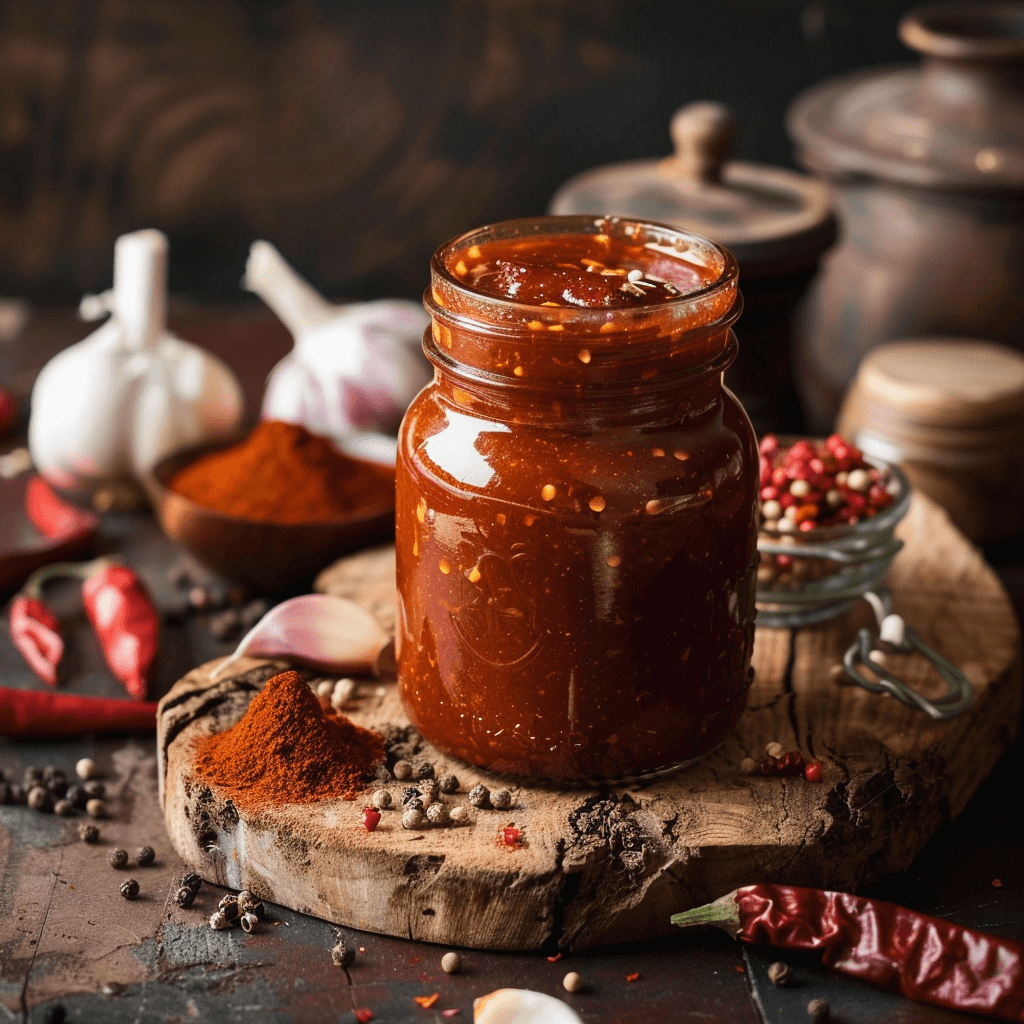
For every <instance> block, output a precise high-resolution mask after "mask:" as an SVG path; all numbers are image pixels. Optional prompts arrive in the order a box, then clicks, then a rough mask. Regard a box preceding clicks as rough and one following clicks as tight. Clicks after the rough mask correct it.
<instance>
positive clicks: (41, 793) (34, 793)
mask: <svg viewBox="0 0 1024 1024" xmlns="http://www.w3.org/2000/svg"><path fill="white" fill-rule="evenodd" d="M28 805H29V807H31V808H32V810H33V811H48V810H50V808H51V807H52V804H51V802H50V794H49V793H48V792H47V790H46V789H45V788H44V787H43V786H33V787H32V788H31V789H30V790H29V791H28Z"/></svg>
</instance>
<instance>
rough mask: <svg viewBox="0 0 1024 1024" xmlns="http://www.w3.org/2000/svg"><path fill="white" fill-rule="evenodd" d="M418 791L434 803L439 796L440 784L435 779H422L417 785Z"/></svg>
mask: <svg viewBox="0 0 1024 1024" xmlns="http://www.w3.org/2000/svg"><path fill="white" fill-rule="evenodd" d="M419 791H420V792H421V793H422V794H423V795H424V796H427V797H430V799H431V801H434V800H436V799H437V798H438V797H439V796H440V795H441V783H440V782H438V781H437V779H423V780H422V781H421V782H420V783H419Z"/></svg>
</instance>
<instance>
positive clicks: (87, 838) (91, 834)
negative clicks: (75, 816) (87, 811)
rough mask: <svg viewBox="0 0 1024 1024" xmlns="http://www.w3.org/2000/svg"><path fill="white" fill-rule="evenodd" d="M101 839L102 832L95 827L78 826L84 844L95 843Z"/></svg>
mask: <svg viewBox="0 0 1024 1024" xmlns="http://www.w3.org/2000/svg"><path fill="white" fill-rule="evenodd" d="M99 837H100V830H99V829H98V828H97V827H96V826H95V825H89V824H84V825H79V826H78V838H79V839H81V840H82V842H83V843H95V842H96V840H97V839H99Z"/></svg>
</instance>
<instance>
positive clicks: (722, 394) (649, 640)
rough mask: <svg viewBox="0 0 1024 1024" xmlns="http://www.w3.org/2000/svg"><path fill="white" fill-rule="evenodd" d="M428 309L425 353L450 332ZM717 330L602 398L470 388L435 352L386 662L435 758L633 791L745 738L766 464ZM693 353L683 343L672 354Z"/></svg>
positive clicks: (411, 471)
mask: <svg viewBox="0 0 1024 1024" xmlns="http://www.w3.org/2000/svg"><path fill="white" fill-rule="evenodd" d="M430 305H431V303H430V302H428V307H429V306H430ZM432 312H433V313H435V317H436V321H435V331H434V334H435V336H437V335H439V334H442V332H440V331H439V330H437V326H438V325H437V321H445V323H446V324H447V326H448V327H449V328H450V327H451V323H452V321H450V320H446V317H445V316H444V314H442V313H440V312H439V311H438V310H436V309H434V310H432ZM733 318H734V317H733ZM442 326H444V324H442ZM477 326H478V325H474V326H473V330H474V331H476V330H477ZM486 329H487V328H486V325H484V326H482V327H481V328H480V330H481V331H484V332H485V331H486ZM456 330H457V328H456ZM712 333H713V334H714V339H715V340H713V341H712V342H711V343H710V349H709V351H713V352H714V357H713V358H711V359H710V361H708V362H706V363H702V364H700V365H699V366H696V367H691V369H690V370H689V371H687V372H684V373H678V374H675V375H672V376H670V378H669V379H666V377H665V376H664V375H660V376H659V375H656V376H654V377H653V378H651V379H649V380H648V381H646V382H645V381H642V380H641V381H638V382H634V383H632V384H628V385H625V386H623V387H621V388H615V387H612V388H607V387H606V388H604V389H603V390H601V391H600V393H595V392H594V391H593V390H592V389H588V388H587V386H586V385H585V384H584V385H582V386H574V387H570V388H562V389H560V390H558V389H556V390H554V391H552V390H551V389H550V388H546V387H535V386H534V385H533V384H532V383H531V382H530V381H529V380H527V381H516V380H515V379H514V378H512V377H509V378H507V379H502V380H500V381H496V380H495V379H493V378H491V379H489V380H487V381H486V382H481V378H480V376H479V375H478V374H475V373H474V372H473V370H474V369H475V368H474V367H469V366H466V365H464V364H461V363H459V362H458V360H457V359H454V358H452V357H450V356H448V355H447V354H446V351H445V349H444V348H443V346H438V345H435V344H431V343H430V342H429V341H428V344H427V346H426V347H427V351H428V354H429V355H431V358H432V359H434V361H435V365H436V366H437V374H436V378H435V381H434V383H433V384H432V385H431V386H429V387H428V388H427V389H425V390H424V391H423V392H421V394H420V395H419V397H418V398H417V399H416V400H415V401H414V402H413V404H412V406H411V407H410V409H409V410H408V412H407V414H406V418H405V421H404V423H403V427H402V432H401V436H400V439H399V453H398V467H397V508H396V525H397V583H398V622H397V631H398V637H397V656H398V665H399V686H400V690H401V696H402V699H403V703H404V705H405V707H406V709H407V711H408V713H409V715H410V718H411V720H412V722H413V723H414V724H415V725H416V726H417V728H418V729H419V730H420V731H421V732H422V733H423V735H424V736H425V737H426V738H427V739H429V740H430V741H431V742H433V743H434V744H435V745H436V746H437V747H438V748H440V749H441V750H443V751H445V752H446V753H448V754H450V755H453V756H455V757H457V758H460V759H462V760H464V761H467V762H470V763H472V764H475V765H479V766H481V767H484V768H488V769H490V770H493V771H497V772H501V773H506V774H512V775H518V776H533V777H541V778H548V779H555V780H582V779H591V778H602V779H614V778H626V777H638V776H644V775H650V774H655V773H659V772H664V771H670V770H673V769H675V768H678V767H680V766H682V765H684V764H687V763H689V762H691V761H693V760H695V759H696V758H698V757H700V756H702V755H703V754H705V753H707V752H708V751H709V750H711V749H713V748H714V747H715V746H717V745H718V744H719V743H720V742H721V741H722V739H723V738H724V736H725V735H726V733H727V732H728V731H729V730H730V729H731V728H732V727H733V726H734V725H735V723H736V720H737V719H738V717H739V715H740V713H741V711H742V709H743V707H744V704H745V701H746V695H747V690H748V688H749V685H750V668H749V665H750V655H751V649H752V646H753V635H754V628H753V622H754V590H755V582H756V568H757V551H756V522H755V507H756V497H757V494H756V492H757V452H756V442H755V439H754V436H753V431H752V429H751V427H750V422H749V420H748V419H747V416H746V414H745V412H744V411H743V409H742V407H741V406H740V405H739V403H738V402H737V401H736V399H735V398H734V397H733V396H732V394H731V393H730V392H729V391H728V390H727V389H725V388H724V387H723V385H722V370H723V369H724V367H725V366H726V365H727V364H728V362H730V361H731V356H732V354H734V351H735V344H734V342H733V341H732V335H731V331H730V330H729V321H728V319H726V322H724V324H718V325H717V326H716V327H715V330H714V331H713V332H712ZM442 336H443V335H442ZM548 337H549V336H545V337H544V339H543V341H541V342H538V343H537V346H536V347H535V350H534V353H533V355H534V358H535V363H534V365H539V364H540V362H542V361H543V359H544V354H543V352H542V351H541V349H542V348H543V346H544V345H545V344H546V343H547V339H548ZM700 337H701V339H702V344H703V343H707V342H708V332H707V331H706V330H704V331H702V332H701V334H700ZM691 340H692V339H690V338H689V337H688V332H687V330H686V329H682V330H678V331H675V332H674V333H673V334H672V335H671V340H670V341H668V340H666V342H665V353H664V354H665V356H666V358H669V357H671V358H677V357H678V354H679V353H678V350H679V349H680V348H685V347H686V345H687V344H688V343H689V342H690V341H691ZM561 341H562V339H561V338H560V339H559V342H560V343H561ZM474 345H476V346H477V348H476V349H475V350H474V351H477V352H479V351H480V346H482V345H484V342H482V341H481V340H480V336H479V335H476V336H475V337H474ZM669 348H671V349H673V350H675V351H674V352H672V353H670V352H669V351H668V350H669ZM455 350H456V351H458V350H459V345H458V343H456V345H455ZM595 360H596V349H595ZM649 365H657V360H656V359H655V360H653V361H652V363H650V364H649ZM644 373H649V370H645V371H644Z"/></svg>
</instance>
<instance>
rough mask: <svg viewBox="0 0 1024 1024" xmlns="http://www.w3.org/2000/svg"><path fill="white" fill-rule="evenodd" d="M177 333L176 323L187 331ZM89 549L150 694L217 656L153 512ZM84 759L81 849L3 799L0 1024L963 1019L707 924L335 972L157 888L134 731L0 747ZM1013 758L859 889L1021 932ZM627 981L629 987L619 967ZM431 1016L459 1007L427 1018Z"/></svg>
mask: <svg viewBox="0 0 1024 1024" xmlns="http://www.w3.org/2000/svg"><path fill="white" fill-rule="evenodd" d="M69 323H70V328H69V329H70V330H71V331H76V330H78V331H80V333H79V334H78V335H74V334H73V335H72V337H70V338H68V339H67V340H74V337H76V336H82V334H84V332H81V330H80V328H81V325H77V326H76V325H74V323H73V321H69ZM181 333H182V334H184V335H185V336H189V335H188V332H187V331H186V330H185V329H184V326H182V328H181ZM197 340H199V339H198V337H197ZM202 340H203V341H204V342H206V341H207V337H205V336H204V337H203V338H202ZM211 347H216V346H215V345H213V344H211ZM9 355H11V350H10V349H8V352H7V353H5V354H4V359H0V371H3V370H4V365H3V364H4V361H5V359H6V358H7V357H8V356H9ZM19 358H21V357H20V356H19ZM25 358H27V356H26V357H25ZM17 369H19V370H27V367H23V366H22V365H21V364H19V365H18V366H17ZM3 376H4V373H3V372H0V379H2V378H3ZM8 447H10V444H7V445H0V450H3V451H6V450H7V448H8ZM98 550H100V551H113V550H117V551H119V552H121V553H122V555H123V556H124V557H125V558H126V559H127V560H128V561H129V562H131V563H132V564H134V565H136V566H137V567H138V568H139V569H140V570H141V572H142V574H143V576H144V578H145V579H146V581H147V583H148V584H149V585H150V587H151V588H152V589H153V591H154V594H155V597H156V600H157V602H158V604H160V605H161V606H162V608H163V609H164V610H172V611H176V612H178V613H179V616H178V619H177V621H173V622H169V623H167V624H165V626H164V628H163V633H162V636H161V641H162V644H163V653H162V656H161V663H160V671H159V675H158V678H157V680H156V684H155V687H154V695H156V696H159V695H160V694H161V693H163V692H164V691H165V690H166V689H167V688H168V687H169V685H170V684H171V683H172V682H173V681H174V680H175V679H177V678H179V677H180V676H181V675H182V673H183V672H184V671H186V670H187V669H188V668H190V667H192V666H193V665H196V664H199V663H200V662H203V661H206V660H209V659H210V658H213V657H217V656H219V655H221V654H223V653H226V650H227V647H228V645H223V644H219V643H217V642H216V641H214V640H213V639H212V638H211V636H210V634H209V631H208V628H207V621H206V617H205V616H202V615H199V616H186V617H183V618H182V617H180V611H181V608H182V595H181V593H179V592H175V591H174V589H173V588H172V587H170V586H169V585H168V584H167V582H166V579H165V570H166V567H167V565H168V564H170V563H171V562H172V561H173V560H174V559H175V558H176V557H177V552H176V551H175V549H174V548H173V547H172V546H171V545H170V542H168V541H166V540H165V539H164V538H163V537H162V535H161V534H160V533H159V531H158V530H157V528H156V526H155V524H154V523H153V522H152V520H151V519H149V518H148V517H147V516H131V515H119V516H110V517H107V518H106V520H105V522H104V526H103V532H102V534H101V537H100V539H99V541H98ZM989 554H990V556H991V557H992V559H993V561H994V563H995V564H996V567H997V569H998V570H999V572H1000V576H1001V577H1002V579H1003V581H1004V583H1005V584H1006V586H1007V588H1008V590H1009V591H1010V593H1011V596H1012V597H1013V599H1014V603H1015V605H1016V607H1017V609H1018V613H1019V612H1020V610H1021V608H1022V607H1024V544H1022V543H1017V544H1009V545H1003V546H1001V547H1000V548H998V549H991V550H990V552H989ZM53 599H54V604H55V606H57V607H58V609H61V610H62V611H63V613H64V614H65V615H69V616H70V618H69V619H68V624H67V632H68V654H67V674H66V677H65V678H62V686H65V687H66V688H67V689H69V690H71V691H73V692H81V693H95V694H104V695H108V696H120V695H121V693H120V691H119V686H118V684H117V683H116V682H115V681H114V680H113V679H112V678H111V677H110V676H109V674H108V673H107V672H106V669H105V668H104V666H103V663H102V659H101V658H100V654H99V651H98V650H97V649H96V646H95V642H94V641H93V639H92V637H91V634H90V631H89V628H88V625H87V623H86V621H85V619H84V616H83V615H81V614H77V613H76V612H75V611H74V609H75V607H76V605H75V599H74V597H73V595H72V594H71V593H66V592H63V591H61V590H59V589H58V590H56V591H55V593H54V595H53ZM3 614H4V616H6V605H5V606H4V608H3ZM0 673H2V681H3V685H7V686H14V687H32V688H35V687H36V686H39V685H41V684H39V683H38V681H37V680H36V679H35V678H34V677H33V676H32V675H31V673H30V672H29V670H28V669H27V667H26V666H25V665H24V663H23V662H22V661H21V659H20V657H19V656H18V655H17V653H16V652H15V651H14V650H13V649H12V647H11V645H10V639H9V636H8V635H7V632H6V630H0ZM82 756H89V757H92V758H94V759H95V760H96V761H97V762H98V764H99V766H100V770H101V773H102V775H103V778H104V781H105V782H106V784H107V786H108V792H109V794H110V799H109V801H108V802H109V805H110V809H111V817H110V818H109V819H108V820H106V821H104V822H100V823H99V824H100V831H101V841H100V842H99V843H98V844H96V845H95V846H90V845H87V844H85V843H82V842H80V841H79V840H78V838H77V828H78V825H79V824H80V823H81V822H82V821H83V820H84V819H83V818H82V817H78V818H70V819H65V818H57V817H54V816H53V815H44V814H38V813H36V812H34V811H30V810H29V809H27V808H25V807H10V806H5V807H0V1021H3V1020H8V1019H9V1020H13V1021H23V1020H24V1021H39V1022H44V1021H46V1022H54V1024H56V1022H58V1021H76V1022H77V1021H83V1022H84V1021H89V1022H93V1021H112V1022H116V1021H122V1020H123V1021H180V1020H184V1019H189V1018H195V1019H199V1020H206V1019H215V1020H225V1021H231V1020H246V1021H248V1020H256V1019H260V1020H263V1019H266V1020H280V1021H305V1020H317V1021H338V1022H350V1021H354V1020H355V1019H356V1017H355V1011H356V1010H357V1009H360V1008H367V1009H369V1010H371V1011H372V1012H373V1015H374V1016H373V1020H374V1021H383V1022H388V1024H403V1022H410V1024H412V1022H438V1024H440V1022H443V1021H446V1020H449V1019H454V1020H456V1021H459V1020H463V1021H469V1020H472V1001H473V999H474V998H475V997H476V996H479V995H482V994H484V993H486V992H488V991H491V990H493V989H495V988H499V987H504V986H521V987H528V988H534V989H538V990H541V991H546V992H549V993H552V994H558V995H561V996H564V997H565V998H566V1001H567V1002H569V1003H570V1004H571V1005H572V1006H573V1007H574V1008H576V1010H577V1011H578V1012H579V1014H580V1015H581V1017H582V1018H583V1019H584V1020H585V1021H587V1022H588V1024H633V1022H636V1024H640V1022H648V1021H665V1022H675V1021H723V1022H726V1021H728V1022H739V1024H742V1022H747V1021H749V1022H754V1024H756V1022H758V1021H771V1022H779V1024H782V1022H787V1024H789V1022H803V1021H806V1020H807V1019H808V1018H807V1015H806V1005H807V1002H808V1001H809V1000H810V999H813V998H824V999H826V1000H827V1001H828V1002H829V1004H830V1005H831V1007H832V1016H833V1019H834V1020H836V1021H838V1022H840V1024H868V1022H872V1024H876V1022H881V1024H885V1022H893V1024H895V1022H897V1021H898V1022H900V1024H932V1022H934V1024H941V1022H952V1021H957V1020H963V1021H969V1020H977V1019H978V1018H975V1017H967V1016H965V1015H962V1014H956V1013H950V1012H947V1011H942V1010H938V1009H934V1008H931V1007H926V1006H922V1005H920V1004H915V1003H911V1002H909V1001H907V1000H904V999H901V998H900V997H898V996H894V995H890V994H888V993H885V992H880V991H878V990H876V989H874V988H873V987H871V986H868V985H866V984H862V983H859V982H856V981H854V980H851V979H845V978H843V977H842V976H840V975H837V974H834V973H832V972H829V971H826V970H824V969H823V968H821V967H820V965H817V964H815V963H814V962H813V961H806V960H803V959H800V958H797V957H794V956H792V955H789V954H787V955H785V956H780V955H778V954H773V952H772V951H771V950H767V949H758V948H756V947H750V946H744V947H740V946H739V945H738V944H735V943H733V942H732V941H731V940H729V939H728V938H727V937H725V936H724V935H721V934H720V933H718V932H713V931H709V932H700V933H688V934H682V933H680V934H679V935H678V936H673V937H672V938H670V939H662V940H658V941H657V942H655V943H651V944H634V945H629V946H624V947H615V948H601V949H597V950H588V951H585V952H581V953H575V954H572V955H571V956H564V957H563V958H562V959H560V960H559V961H557V962H555V963H551V962H549V961H548V960H547V959H546V956H545V953H544V952H543V951H540V952H537V953H535V954H502V953H484V952H473V951H466V952H464V953H463V954H462V956H463V963H464V972H463V973H462V974H459V975H452V976H449V975H446V974H444V973H443V972H442V971H441V969H440V959H441V956H442V955H443V953H444V952H445V951H446V947H442V946H434V945H428V944H425V943H418V942H411V941H404V940H401V939H393V938H385V937H382V936H377V935H371V934H368V933H361V932H356V931H353V930H346V931H345V934H346V939H347V941H348V943H349V944H350V945H353V946H354V947H355V948H356V949H357V950H359V952H358V953H357V957H356V960H355V963H354V964H352V965H351V966H350V967H349V968H347V969H341V968H336V967H334V966H332V964H331V959H330V952H329V951H330V947H331V945H332V944H333V943H334V941H335V936H336V931H337V930H336V929H335V928H334V927H333V926H331V925H328V924H327V923H325V922H323V921H319V920H316V919H314V918H310V917H304V916H303V915H301V914H297V913H294V912H292V911H288V910H284V909H281V908H276V907H270V908H269V920H268V922H267V923H266V924H265V926H264V927H263V929H262V930H261V931H260V932H258V933H256V934H253V935H250V936H246V935H244V933H242V932H241V931H239V930H237V929H236V930H231V931H228V932H214V931H213V930H211V929H210V927H209V925H208V923H207V919H208V917H209V914H210V913H211V912H212V910H213V908H214V906H215V905H216V903H217V901H218V900H219V898H220V896H221V895H222V894H223V891H224V890H219V889H216V888H215V887H209V886H207V887H204V889H203V891H202V892H201V893H200V895H199V898H198V899H197V901H196V904H195V906H194V907H193V908H191V909H190V910H182V909H180V908H178V907H177V906H176V905H175V904H174V903H173V902H172V900H171V892H172V886H173V885H174V882H175V881H176V879H177V877H178V876H179V874H180V873H181V871H182V870H183V867H182V865H181V864H180V862H179V861H178V860H177V858H176V857H175V855H174V854H173V851H172V850H171V847H170V843H169V841H168V840H167V838H166V835H165V833H164V830H163V825H162V822H161V818H160V811H159V805H158V801H157V780H156V752H155V745H154V742H153V741H152V739H151V738H149V737H124V738H108V739H102V740H97V739H91V738H88V737H86V738H82V739H80V740H74V741H64V742H60V743H54V742H36V741H32V742H29V741H18V742H14V741H6V740H0V770H2V771H3V772H4V773H5V775H7V776H8V777H14V779H15V781H20V776H21V774H22V771H23V769H24V768H25V767H27V766H30V765H47V764H53V765H57V766H60V767H61V768H63V769H64V770H65V772H67V773H68V774H69V777H70V775H71V774H72V771H73V766H74V763H75V761H76V760H77V759H78V758H79V757H82ZM1022 769H1024V743H1022V742H1021V740H1020V739H1018V741H1017V742H1016V744H1015V745H1014V746H1013V747H1012V748H1011V749H1010V751H1009V752H1008V753H1007V754H1006V755H1004V756H1003V758H1002V759H1001V760H1000V762H999V764H998V765H997V767H996V769H995V771H994V772H993V774H992V776H991V777H990V778H989V779H988V780H987V781H986V782H985V783H983V784H982V786H981V788H980V789H979V790H978V792H977V793H976V794H975V795H974V797H973V798H972V799H971V801H970V802H969V804H968V805H967V807H966V809H965V810H964V811H963V813H962V814H961V815H960V816H959V817H958V818H957V819H956V820H955V821H953V822H951V823H948V824H946V825H943V826H942V827H941V828H940V829H939V831H938V833H937V834H936V835H935V836H934V838H933V839H932V840H931V841H930V842H929V843H928V845H927V846H926V847H925V849H924V850H923V851H922V853H921V854H920V855H919V856H918V857H917V858H916V860H915V861H914V863H913V864H912V866H911V868H910V869H909V870H908V871H907V872H905V873H904V874H903V875H901V876H899V877H896V878H891V879H888V880H886V881H885V882H883V883H878V884H875V885H872V886H870V887H869V888H867V889H865V890H863V891H864V892H865V893H866V894H869V895H876V896H879V897H882V898H886V899H890V900H893V901H897V902H900V903H902V904H904V905H906V906H910V907H912V908H915V909H918V910H922V911H926V912H929V913H932V914H936V915H938V916H941V917H947V918H949V919H951V920H954V921H956V922H958V923H961V924H964V925H969V926H972V927H978V928H983V929H986V930H988V931H992V932H996V933H1000V934H1004V935H1008V936H1013V937H1015V938H1017V939H1022V940H1024V798H1022V795H1021V787H1020V782H1019V780H1020V778H1021V777H1022V775H1024V772H1022ZM880 798H881V795H880ZM145 844H149V845H151V846H153V847H154V848H155V850H156V854H157V857H156V863H155V864H154V865H153V866H152V867H149V868H129V869H127V870H125V871H123V872H119V871H114V870H113V869H112V868H111V867H110V866H109V865H108V863H107V854H108V852H109V850H110V849H111V848H112V847H113V846H115V845H121V846H123V847H124V848H125V849H127V850H128V851H129V852H130V853H132V854H134V851H135V850H136V849H137V848H138V847H139V846H142V845H145ZM129 875H130V876H132V877H135V878H137V879H138V880H139V883H140V887H141V895H140V898H139V899H138V900H136V901H135V902H131V903H129V902H126V901H125V900H124V899H122V897H121V896H120V895H119V893H118V886H119V884H120V883H121V882H122V881H123V880H124V879H125V878H127V877H128V876H129ZM996 883H998V884H996ZM777 958H778V959H784V960H786V962H788V963H790V964H791V965H792V966H793V967H794V970H795V974H796V982H797V983H796V984H795V985H794V986H793V987H789V988H775V987H773V986H772V985H771V984H770V983H769V982H768V979H767V969H768V967H769V965H770V964H771V963H772V962H773V961H774V960H775V959H777ZM570 970H573V971H577V972H578V973H579V974H580V975H581V976H582V977H583V978H584V980H585V982H586V988H585V990H584V991H582V992H580V993H578V994H576V995H573V996H567V995H565V993H564V992H563V991H562V989H561V979H562V977H563V976H564V974H565V973H566V972H567V971H570ZM634 974H637V975H638V976H637V977H636V978H635V980H633V981H629V980H627V979H628V978H629V977H630V976H632V975H634ZM434 992H437V993H438V999H437V1001H436V1003H434V1005H433V1006H432V1007H430V1008H429V1009H424V1008H422V1007H421V1006H420V1005H419V1004H417V1003H416V1002H415V997H416V996H429V995H431V994H433V993H434ZM448 1009H458V1010H459V1011H460V1013H459V1014H458V1015H457V1016H454V1017H453V1018H452V1017H447V1016H444V1015H443V1011H444V1010H448Z"/></svg>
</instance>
